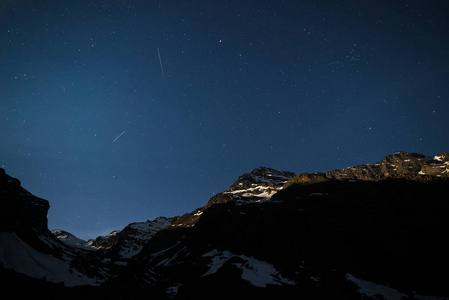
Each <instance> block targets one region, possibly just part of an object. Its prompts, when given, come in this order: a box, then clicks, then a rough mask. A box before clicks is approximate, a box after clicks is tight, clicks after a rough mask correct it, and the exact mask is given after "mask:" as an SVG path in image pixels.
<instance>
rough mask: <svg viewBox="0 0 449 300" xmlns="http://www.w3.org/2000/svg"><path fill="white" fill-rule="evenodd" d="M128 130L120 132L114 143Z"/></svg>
mask: <svg viewBox="0 0 449 300" xmlns="http://www.w3.org/2000/svg"><path fill="white" fill-rule="evenodd" d="M125 132H126V131H123V132H122V133H120V134H119V135H118V137H116V138H115V139H114V140H113V141H112V142H113V143H114V142H115V141H116V140H118V139H119V138H120V137H121V136H122V135H123V134H124V133H125Z"/></svg>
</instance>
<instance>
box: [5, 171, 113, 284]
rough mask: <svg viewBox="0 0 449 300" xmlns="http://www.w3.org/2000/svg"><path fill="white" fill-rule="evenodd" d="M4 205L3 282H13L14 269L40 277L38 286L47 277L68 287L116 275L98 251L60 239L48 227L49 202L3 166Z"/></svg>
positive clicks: (47, 280) (26, 279)
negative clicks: (22, 183)
mask: <svg viewBox="0 0 449 300" xmlns="http://www.w3.org/2000/svg"><path fill="white" fill-rule="evenodd" d="M0 207H1V208H0V276H1V280H0V282H2V284H3V283H4V282H9V281H8V280H10V278H11V275H10V273H12V274H15V273H14V272H17V273H18V274H24V275H27V276H29V277H30V278H36V280H40V282H38V283H33V284H37V286H40V285H41V284H42V280H43V279H45V282H53V283H63V284H64V285H66V286H76V285H86V284H87V285H98V284H100V283H101V282H104V281H105V279H106V277H107V276H105V274H114V272H113V271H112V270H113V268H115V267H113V268H110V267H109V266H107V265H106V264H104V263H103V261H102V257H100V256H98V255H97V254H95V253H92V252H91V251H90V252H89V251H86V250H81V249H80V248H73V247H70V246H67V245H66V244H64V243H62V242H60V241H59V240H58V239H57V238H56V237H55V235H54V234H52V233H51V232H50V231H49V230H48V228H47V211H48V209H49V204H48V201H47V200H44V199H41V198H38V197H36V196H33V195H32V194H30V193H29V192H28V191H26V190H25V189H24V188H22V187H21V186H20V181H19V180H17V179H15V178H12V177H10V176H8V175H7V174H6V173H5V171H4V170H3V169H0ZM59 233H60V234H62V233H61V232H59ZM66 237H67V238H68V237H69V236H68V235H67V236H66ZM5 274H6V275H5ZM14 276H15V275H14ZM108 276H109V275H108ZM12 278H14V277H12ZM30 282H32V281H30V279H29V278H28V277H26V278H25V277H24V278H21V281H19V282H15V281H13V282H9V284H10V287H11V288H14V287H18V288H21V285H23V284H25V286H26V283H30ZM1 288H3V285H2V286H1Z"/></svg>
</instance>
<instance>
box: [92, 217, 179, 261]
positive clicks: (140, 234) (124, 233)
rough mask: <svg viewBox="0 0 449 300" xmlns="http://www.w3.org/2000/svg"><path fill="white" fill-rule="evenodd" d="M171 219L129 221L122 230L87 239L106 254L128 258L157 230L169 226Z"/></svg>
mask: <svg viewBox="0 0 449 300" xmlns="http://www.w3.org/2000/svg"><path fill="white" fill-rule="evenodd" d="M172 221H173V218H166V217H158V218H156V219H154V220H148V221H146V222H135V223H131V224H129V225H128V226H126V227H125V228H124V229H123V230H117V231H113V232H111V233H110V234H109V235H107V236H101V237H98V238H97V239H96V240H95V241H89V244H91V246H92V247H96V248H97V249H98V250H102V251H104V252H106V254H108V255H112V256H118V257H121V258H130V257H132V256H134V255H136V254H138V253H139V252H140V251H141V250H142V248H143V247H144V246H145V244H146V243H148V241H149V240H151V239H152V238H153V236H154V235H155V234H156V233H157V232H158V231H159V230H161V229H162V228H164V227H166V226H169V225H170V224H171V223H172Z"/></svg>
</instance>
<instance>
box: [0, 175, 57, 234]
mask: <svg viewBox="0 0 449 300" xmlns="http://www.w3.org/2000/svg"><path fill="white" fill-rule="evenodd" d="M0 193H1V194H0V205H1V210H0V231H4V232H12V231H14V232H18V233H21V234H27V233H28V232H29V231H30V230H39V231H45V230H47V212H48V209H49V208H50V205H49V203H48V201H47V200H44V199H41V198H38V197H36V196H33V195H32V194H30V193H29V192H28V191H27V190H25V189H24V188H22V187H21V186H20V181H19V180H18V179H16V178H13V177H10V176H9V175H7V174H6V173H5V170H4V169H1V168H0Z"/></svg>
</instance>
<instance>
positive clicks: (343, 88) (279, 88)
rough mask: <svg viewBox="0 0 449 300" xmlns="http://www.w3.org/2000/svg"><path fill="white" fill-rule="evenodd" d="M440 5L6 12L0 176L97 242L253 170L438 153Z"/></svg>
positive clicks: (124, 0)
mask: <svg viewBox="0 0 449 300" xmlns="http://www.w3.org/2000/svg"><path fill="white" fill-rule="evenodd" d="M448 15H449V3H448V2H447V1H412V0H410V1H402V0H398V1H390V0H388V1H383V0H380V1H368V0H366V1H365V0H357V1H355V0H354V1H345V0H343V1H331V0H328V1H307V0H305V1H293V0H291V1H289V0H285V1H264V0H258V1H248V0H238V1H237V0H234V1H229V0H217V1H203V0H197V1H172V0H166V1H151V0H97V1H91V0H76V1H75V0H67V1H62V0H46V1H43V0H14V1H13V0H2V1H1V4H0V141H1V142H0V167H2V168H5V170H6V172H7V174H9V175H11V176H13V177H16V178H18V179H20V180H21V182H22V186H23V187H24V188H26V189H27V190H28V191H30V192H31V193H33V194H34V195H36V196H38V197H42V198H44V199H47V200H48V201H49V202H50V206H51V207H50V210H49V214H48V223H49V228H50V229H56V228H58V229H63V230H67V231H69V232H71V233H73V234H75V235H77V236H78V237H80V238H83V239H89V238H95V237H96V236H98V235H100V234H101V235H102V234H107V233H109V232H110V231H112V230H116V229H122V228H123V227H124V226H126V225H127V224H129V223H131V222H138V221H139V222H141V221H146V220H147V219H154V218H156V217H158V216H175V215H179V214H183V213H186V212H190V211H192V210H193V209H195V208H197V207H200V206H203V205H204V204H205V203H206V202H207V201H208V199H209V198H210V197H211V196H213V194H214V193H218V192H221V191H223V190H225V189H227V188H228V187H229V186H230V185H231V184H232V183H233V182H234V181H235V180H236V179H237V178H238V176H239V175H241V174H243V173H247V172H250V171H251V170H252V169H254V168H257V167H259V166H269V167H272V168H276V169H283V170H288V171H293V172H296V173H301V172H315V171H328V170H331V169H336V168H344V167H347V166H352V165H357V164H365V163H374V162H376V161H379V160H381V159H382V158H383V157H384V156H385V155H388V154H391V153H393V152H397V151H409V152H419V153H424V154H427V155H437V154H440V153H441V152H448V151H449V134H448V129H449V34H448V33H449V18H447V16H448Z"/></svg>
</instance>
